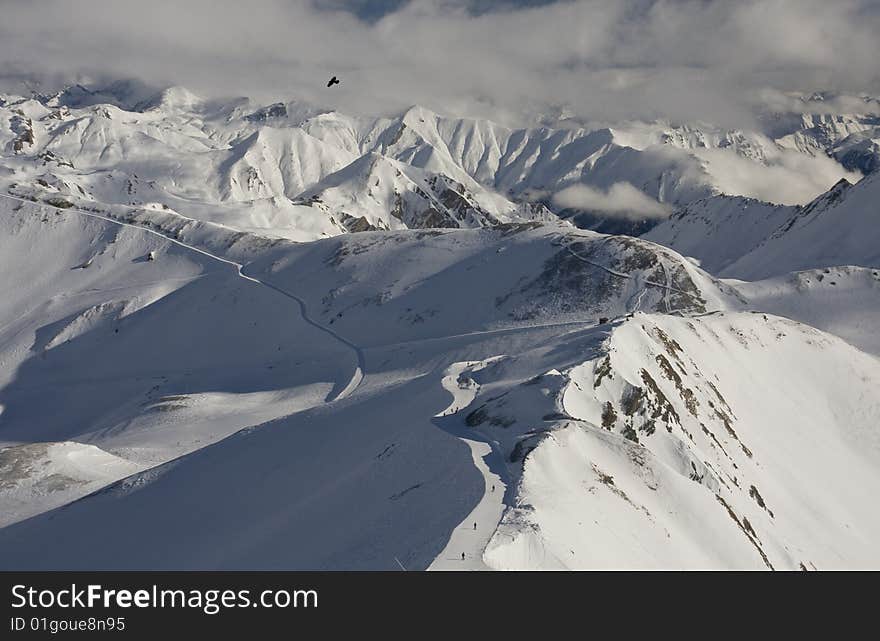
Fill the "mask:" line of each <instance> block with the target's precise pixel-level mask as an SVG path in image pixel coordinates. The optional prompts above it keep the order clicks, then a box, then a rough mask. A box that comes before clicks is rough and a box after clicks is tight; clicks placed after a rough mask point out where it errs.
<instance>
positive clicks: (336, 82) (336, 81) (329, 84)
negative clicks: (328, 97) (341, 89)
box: [327, 76, 339, 87]
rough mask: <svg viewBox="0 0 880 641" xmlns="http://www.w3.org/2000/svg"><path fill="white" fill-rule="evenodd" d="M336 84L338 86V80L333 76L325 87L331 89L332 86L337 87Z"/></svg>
mask: <svg viewBox="0 0 880 641" xmlns="http://www.w3.org/2000/svg"><path fill="white" fill-rule="evenodd" d="M338 84H339V78H337V77H336V76H333V77H332V78H330V81H329V82H328V83H327V86H328V87H332V86H333V85H338Z"/></svg>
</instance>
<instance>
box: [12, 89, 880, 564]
mask: <svg viewBox="0 0 880 641" xmlns="http://www.w3.org/2000/svg"><path fill="white" fill-rule="evenodd" d="M86 103H88V101H86ZM86 103H83V102H76V101H71V100H70V96H69V95H68V96H67V97H65V96H64V95H59V96H54V97H45V96H42V97H41V96H36V97H34V98H22V97H16V96H0V150H2V152H0V153H2V155H0V569H4V570H10V569H32V570H35V569H126V568H127V569H163V568H169V569H170V568H173V569H215V568H216V569H251V568H253V569H263V568H265V569H397V570H400V569H402V568H403V569H407V570H421V569H432V570H461V569H467V570H486V569H489V570H506V569H586V568H651V569H655V568H700V569H703V568H722V569H730V568H743V569H771V568H772V569H810V570H812V569H829V568H876V567H880V555H878V553H877V551H876V545H875V542H876V540H878V538H880V517H878V512H877V510H876V509H875V508H874V505H875V503H876V501H875V498H874V497H876V495H877V493H878V491H880V430H878V425H880V394H878V390H880V358H878V355H880V344H878V339H877V334H878V333H877V331H876V329H877V327H878V319H880V274H878V269H880V255H878V253H877V247H878V246H880V243H878V229H880V227H878V225H877V224H876V223H877V203H878V202H880V195H878V193H877V186H878V184H880V182H878V179H877V174H876V173H874V174H869V175H868V176H867V177H866V178H864V179H862V180H861V181H860V182H858V183H857V184H855V185H850V184H849V183H846V182H840V183H837V184H836V185H834V186H832V184H829V185H828V187H831V189H830V190H829V191H828V192H827V193H824V194H821V195H819V196H818V197H817V198H815V200H813V201H812V202H810V203H808V204H806V205H786V206H783V205H771V204H768V203H764V202H761V201H757V200H753V199H749V198H745V197H743V196H729V195H722V194H720V193H719V192H720V191H722V189H721V185H722V184H725V185H727V184H733V183H735V182H736V181H739V180H742V176H733V175H725V176H721V178H724V180H719V175H718V171H719V167H722V166H725V165H720V164H718V162H717V158H718V157H719V156H717V154H719V153H722V154H734V155H736V157H737V158H739V159H741V160H742V161H743V162H748V163H751V164H752V165H754V167H757V168H760V167H768V168H770V167H771V166H772V165H773V163H775V162H777V160H778V158H780V157H781V155H786V157H788V154H800V155H802V156H803V157H804V158H808V159H809V158H814V159H817V160H816V162H821V163H826V162H830V161H829V160H828V156H829V155H830V156H832V157H834V158H836V159H838V160H839V161H840V162H841V163H844V164H845V165H846V166H847V170H846V171H844V170H843V169H841V171H842V172H843V173H847V175H848V176H850V177H852V172H850V171H849V170H850V169H852V170H854V169H859V168H870V163H871V162H873V160H872V159H873V158H874V157H875V156H874V155H872V154H874V146H875V142H876V138H877V137H876V126H877V123H875V122H874V121H873V120H871V119H870V118H869V117H857V116H839V117H837V118H836V119H835V118H826V117H821V116H803V115H802V116H799V117H797V118H793V119H792V118H790V117H785V118H782V117H780V118H778V119H776V120H774V121H772V122H771V123H770V124H768V125H766V127H765V130H764V131H762V132H760V133H758V132H732V131H722V130H719V129H718V128H714V127H712V126H711V125H708V124H705V123H691V124H684V125H682V124H673V123H663V122H657V123H618V124H616V125H614V126H610V127H609V126H603V127H595V128H584V129H575V128H568V129H558V130H554V129H550V128H535V129H527V130H510V129H505V128H503V127H500V126H498V125H496V124H494V123H490V122H487V121H475V120H464V119H448V118H444V117H442V116H439V115H437V114H434V113H432V112H429V111H427V110H425V109H421V108H418V107H414V108H412V109H409V110H407V111H406V112H405V113H403V114H400V115H398V116H396V117H392V118H377V119H363V118H350V117H347V116H344V115H342V114H338V113H336V112H331V111H326V110H321V109H317V108H315V107H312V106H309V105H305V104H302V103H296V102H293V103H285V104H280V103H279V104H277V105H270V106H268V107H264V106H259V105H255V104H252V103H250V102H249V101H247V100H245V99H240V100H234V101H205V100H203V99H201V98H199V97H198V96H195V95H193V94H191V93H189V92H187V91H186V90H184V89H181V88H175V89H171V90H168V91H166V92H163V93H162V94H161V95H160V96H158V97H157V98H156V99H154V100H151V101H147V102H144V103H141V104H140V105H138V106H136V107H135V106H132V105H128V106H125V105H122V106H114V105H108V104H86ZM84 105H85V106H84ZM805 162H812V161H810V160H807V161H805ZM713 163H714V164H713ZM750 166H751V165H750ZM823 166H824V165H823ZM839 177H840V176H835V178H834V180H835V181H836V180H837V178H839ZM575 182H584V183H586V184H589V185H593V186H594V187H597V188H601V189H607V188H609V187H611V186H612V185H614V184H617V183H619V182H628V183H630V184H632V185H633V186H635V187H636V188H638V189H640V190H642V191H644V192H645V193H646V194H647V195H649V196H651V197H652V198H656V199H658V200H660V201H662V202H664V203H672V204H676V205H680V206H681V207H680V209H679V210H678V212H677V213H676V214H674V215H673V216H672V217H671V218H670V219H669V220H668V221H665V222H663V223H661V224H660V225H659V226H658V227H656V228H655V229H654V230H652V231H651V232H649V233H648V234H647V235H646V236H645V238H642V239H636V238H631V237H628V236H608V235H603V234H598V233H595V232H591V231H584V230H578V229H576V228H574V227H572V226H571V225H569V224H567V223H565V222H561V221H559V220H558V219H556V217H555V216H554V215H553V214H551V213H550V212H549V211H548V210H547V209H546V208H545V207H544V205H543V204H541V203H542V202H549V200H548V194H550V193H553V192H555V191H558V190H559V189H561V188H564V187H566V186H568V185H571V184H573V183H575ZM820 191H821V190H820ZM685 256H687V258H685ZM493 488H494V489H493Z"/></svg>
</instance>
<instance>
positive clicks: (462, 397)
mask: <svg viewBox="0 0 880 641" xmlns="http://www.w3.org/2000/svg"><path fill="white" fill-rule="evenodd" d="M473 364H474V363H472V362H463V363H456V364H454V365H452V366H451V367H450V368H449V369H447V370H446V371H447V375H446V376H444V377H443V381H442V383H443V388H444V389H445V390H446V391H447V392H449V393H450V394H452V397H453V398H452V402H451V403H450V404H449V406H448V407H447V408H446V409H445V410H443V411H442V412H440V413H439V414H437V415H436V416H435V417H434V420H435V424H437V425H439V426H440V427H442V429H444V430H445V431H447V432H449V433H451V434H453V435H454V436H457V437H458V438H459V439H461V440H462V441H463V442H464V443H465V444H466V445H467V446H468V447H469V448H470V450H471V457H472V458H473V460H474V465H475V466H476V468H477V470H479V472H480V474H482V475H483V480H484V482H485V488H484V490H483V497H482V498H481V499H480V502H479V503H477V505H476V507H474V509H473V510H472V511H471V512H470V514H468V515H467V517H466V518H465V519H464V521H462V522H461V523H459V524H458V525H457V526H456V528H455V529H454V530H453V531H452V535H451V536H450V537H449V541H448V542H447V543H446V547H444V548H443V550H442V551H441V552H440V554H438V555H437V557H436V558H435V559H434V562H433V563H431V565H430V566H428V570H491V569H492V568H490V567H489V566H487V565H486V564H485V563H484V562H483V551H484V550H485V549H486V546H487V545H489V541H490V540H491V539H492V536H493V535H494V534H495V530H496V528H497V527H498V523H499V522H500V521H501V516H502V515H503V514H504V497H505V496H506V493H507V489H508V482H507V480H508V479H509V474H508V473H507V465H506V463H505V462H504V459H503V457H502V456H501V455H500V454H499V453H498V450H497V448H496V447H494V446H493V444H492V443H490V442H488V441H487V440H486V439H485V437H483V436H482V435H480V434H479V433H477V432H476V431H474V430H470V429H467V428H465V427H464V426H463V425H462V424H461V423H460V421H459V419H457V418H454V414H455V413H456V412H458V411H459V410H461V409H462V408H465V407H467V406H468V405H470V404H471V401H473V400H474V397H476V395H477V389H478V388H477V387H466V388H462V387H460V386H459V385H458V376H459V374H461V372H463V371H464V370H465V369H466V368H467V367H469V366H470V365H473ZM493 468H494V470H493ZM493 488H494V489H493ZM462 555H464V556H462Z"/></svg>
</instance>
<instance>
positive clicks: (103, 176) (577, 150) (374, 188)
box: [0, 85, 877, 241]
mask: <svg viewBox="0 0 880 641" xmlns="http://www.w3.org/2000/svg"><path fill="white" fill-rule="evenodd" d="M809 106H810V108H813V107H815V105H813V104H811V105H809ZM805 108H806V106H805ZM765 126H766V128H767V132H763V131H743V130H729V129H724V128H720V127H717V126H714V125H712V124H710V123H672V122H666V121H656V122H623V123H615V124H612V125H609V124H596V125H591V126H587V127H571V126H566V127H563V126H561V125H560V127H559V128H555V129H554V128H549V127H532V128H520V129H513V128H509V127H504V126H501V125H499V124H497V123H494V122H491V121H486V120H472V119H462V118H449V117H445V116H441V115H439V114H436V113H434V112H431V111H429V110H427V109H424V108H421V107H412V108H410V109H408V110H406V111H405V112H403V113H402V114H399V115H396V116H393V117H382V118H366V117H352V116H347V115H345V114H342V113H339V112H336V111H332V110H329V109H325V108H320V107H318V106H315V105H309V104H306V103H302V102H297V101H292V102H287V103H276V104H272V105H268V106H264V105H257V104H254V103H252V102H251V101H249V100H247V99H244V98H237V99H231V100H205V99H202V98H200V97H198V96H196V95H194V94H192V93H191V92H189V91H187V90H186V89H184V88H181V87H172V88H169V89H167V90H165V91H163V92H161V93H160V94H158V95H155V96H152V97H146V98H145V97H144V88H142V87H136V86H128V85H119V86H111V87H108V88H105V89H99V90H90V89H86V88H83V87H78V86H77V87H72V88H70V89H69V90H67V91H64V92H61V93H59V94H56V95H51V96H42V95H37V94H35V95H33V96H32V97H30V98H27V97H22V96H11V95H2V96H0V152H2V153H0V172H3V173H4V174H7V175H8V176H7V177H10V179H12V180H15V181H16V182H18V183H19V184H22V185H25V186H26V187H28V188H30V187H33V186H35V185H38V184H40V181H43V182H46V183H49V184H59V183H63V184H65V185H67V186H68V188H69V190H70V193H75V194H78V195H79V196H81V197H86V198H89V199H92V200H94V201H96V202H101V203H105V204H125V205H137V206H144V205H149V204H151V203H152V204H154V206H156V207H165V208H169V209H170V210H172V211H176V212H179V213H181V214H182V215H184V216H187V217H190V218H195V219H199V220H205V221H212V222H217V223H222V224H225V225H228V226H230V227H233V228H236V229H239V230H245V231H259V232H260V233H263V234H266V235H270V236H281V237H285V238H290V239H294V240H300V241H301V240H313V239H316V238H322V237H326V236H332V235H336V234H338V233H343V232H345V231H351V230H355V231H360V230H364V229H370V228H393V229H400V228H404V227H426V226H437V225H442V226H459V227H463V226H464V227H466V226H476V225H483V224H486V223H492V222H493V221H495V220H501V221H504V222H508V221H522V220H532V219H534V218H540V219H547V218H548V216H550V213H549V212H548V211H547V210H546V209H545V205H546V206H549V207H550V208H551V209H552V208H554V205H553V200H552V196H553V194H555V193H556V192H558V191H560V190H562V189H564V188H566V187H568V186H570V185H572V184H577V183H583V184H586V185H590V186H592V187H593V188H597V189H600V190H608V189H610V188H611V187H613V186H614V185H617V184H619V183H627V184H629V185H632V186H633V187H635V188H636V189H638V190H640V191H642V192H643V193H644V194H646V195H647V196H648V197H650V198H654V199H657V200H659V201H661V202H664V203H671V204H675V205H686V204H688V203H691V202H693V201H695V200H698V199H701V198H707V197H710V196H712V195H716V194H718V193H721V192H724V193H734V194H741V195H744V196H763V197H767V194H775V195H777V196H778V198H775V200H777V201H780V202H804V201H805V200H807V199H809V198H810V197H812V196H814V195H817V194H819V193H821V192H822V191H824V190H825V189H827V188H828V187H830V186H831V185H832V184H833V183H834V182H835V181H836V180H838V179H839V178H841V177H847V178H849V179H850V180H856V179H857V178H858V177H859V175H860V174H858V173H855V170H858V171H868V170H869V169H870V168H871V167H873V166H874V165H872V164H871V163H873V162H874V160H872V159H873V158H874V156H872V155H871V154H872V153H873V151H872V150H873V149H874V148H875V147H876V135H875V133H876V132H875V129H876V126H877V124H876V122H874V121H873V120H871V119H870V117H867V116H857V115H854V116H846V117H843V116H841V117H836V119H835V118H832V117H831V116H824V115H821V114H819V115H804V114H799V115H798V114H795V115H794V116H792V115H786V116H785V117H780V118H778V119H777V120H774V121H772V122H771V123H769V124H766V125H765ZM817 128H818V129H817ZM829 155H831V156H834V157H835V158H838V157H839V159H840V160H841V162H844V163H845V164H846V168H845V167H844V166H842V165H840V164H838V163H836V162H835V161H833V160H830V159H829V157H828V156H829ZM792 159H794V160H792ZM793 164H794V165H795V166H796V169H797V171H791V170H790V166H791V165H793ZM766 168H769V169H770V170H772V171H773V172H775V173H774V175H777V176H780V179H779V180H776V181H772V180H771V181H767V180H763V179H761V180H758V179H756V178H755V177H756V176H761V175H762V174H761V172H762V170H764V169H766ZM801 171H802V173H804V174H805V175H807V176H808V179H805V180H803V181H801V180H797V181H795V180H794V178H796V177H797V176H798V172H801ZM789 179H791V180H789ZM790 182H797V183H798V187H797V188H794V187H791V186H789V183H790ZM377 183H378V184H377ZM579 220H581V219H579ZM582 222H583V221H582ZM584 224H589V223H584ZM608 229H611V228H610V227H609V228H608Z"/></svg>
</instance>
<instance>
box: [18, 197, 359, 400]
mask: <svg viewBox="0 0 880 641" xmlns="http://www.w3.org/2000/svg"><path fill="white" fill-rule="evenodd" d="M0 196H2V197H3V198H7V199H9V200H14V201H17V202H20V203H24V204H26V205H36V206H38V207H50V208H52V209H57V210H58V211H62V212H64V211H72V212H76V213H78V214H80V215H82V216H88V217H90V218H97V219H98V220H103V221H106V222H108V223H113V224H114V225H119V226H121V227H131V228H132V229H137V230H140V231H142V232H145V233H148V234H153V235H154V236H158V237H159V238H162V239H164V240H166V241H168V242H169V243H173V244H175V245H178V246H180V247H183V248H185V249H188V250H190V251H193V252H196V253H198V254H202V255H203V256H207V257H208V258H211V259H212V260H216V261H218V262H221V263H225V264H227V265H231V266H232V267H234V268H235V272H236V275H237V276H238V277H239V278H242V279H244V280H248V281H251V282H252V283H256V284H257V285H262V286H263V287H266V288H268V289H271V290H273V291H275V292H277V293H279V294H281V295H282V296H286V297H287V298H289V299H291V300H293V301H296V302H297V303H298V304H299V310H300V315H301V316H302V318H303V320H304V321H305V322H306V323H308V324H309V325H311V326H312V327H314V328H316V329H319V330H321V331H322V332H324V333H325V334H328V335H330V336H331V337H332V338H334V339H335V340H336V341H338V342H340V343H342V344H343V345H345V346H346V347H348V348H349V349H351V350H352V351H353V352H354V353H355V355H356V357H357V365H356V366H355V370H354V372H353V373H352V375H351V378H350V379H349V381H348V383H347V384H346V385H345V387H344V388H343V389H342V390H341V391H340V392H338V393H337V394H335V395H334V396H333V397H332V398H331V397H329V396H328V397H327V398H326V399H325V400H324V402H325V403H332V402H333V401H338V400H341V399H343V398H345V397H346V396H349V395H350V394H352V393H353V392H354V391H355V390H356V389H357V388H358V386H359V385H360V384H361V381H363V379H364V370H365V369H366V359H365V357H364V351H363V350H362V349H361V348H360V347H359V346H358V345H355V344H354V343H352V342H351V341H350V340H348V339H347V338H345V337H344V336H341V335H340V334H338V333H336V332H335V331H334V330H332V329H330V328H329V327H325V326H324V325H321V324H320V323H318V322H317V321H315V320H313V319H312V317H311V316H309V313H308V307H307V306H306V302H305V301H304V300H303V299H302V298H300V297H299V296H297V295H296V294H293V293H291V292H288V291H286V290H284V289H281V288H280V287H277V286H276V285H273V284H271V283H267V282H266V281H262V280H260V279H259V278H255V277H253V276H248V275H247V274H245V273H244V271H243V269H244V267H243V266H242V265H241V263H236V262H235V261H233V260H229V259H228V258H221V257H220V256H217V255H215V254H212V253H210V252H208V251H205V250H204V249H200V248H198V247H194V246H192V245H187V244H186V243H184V242H182V241H180V240H177V239H175V238H170V237H168V236H166V235H165V234H161V233H159V232H157V231H155V230H153V229H149V228H148V227H144V226H142V225H135V224H133V223H127V222H123V221H121V220H116V219H114V218H111V217H109V216H102V215H101V214H97V213H94V212H90V211H86V210H84V209H79V208H77V207H57V206H55V205H51V204H49V203H46V202H42V201H33V200H28V199H27V198H18V197H16V196H11V195H9V194H0ZM338 386H339V384H338V383H337V384H336V387H338ZM331 394H332V392H331Z"/></svg>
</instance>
